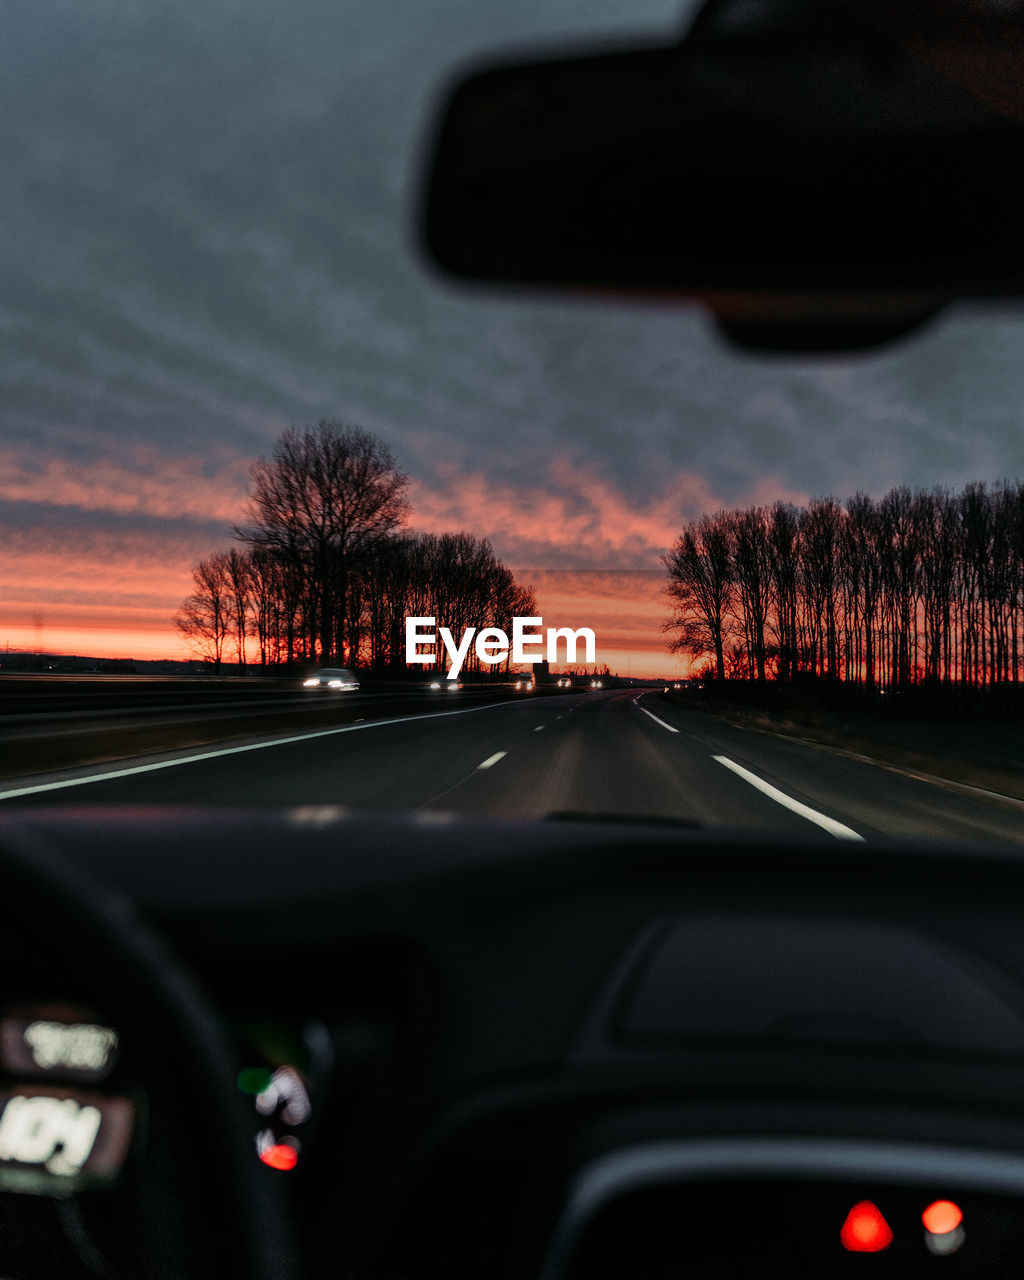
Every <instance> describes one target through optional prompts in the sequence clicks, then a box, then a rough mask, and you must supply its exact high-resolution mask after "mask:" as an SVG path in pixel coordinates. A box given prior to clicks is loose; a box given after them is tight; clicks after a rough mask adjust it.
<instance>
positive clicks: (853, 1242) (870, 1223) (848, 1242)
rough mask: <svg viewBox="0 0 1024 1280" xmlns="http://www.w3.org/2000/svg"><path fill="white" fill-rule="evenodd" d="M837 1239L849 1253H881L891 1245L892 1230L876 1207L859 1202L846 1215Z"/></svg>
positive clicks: (862, 1201)
mask: <svg viewBox="0 0 1024 1280" xmlns="http://www.w3.org/2000/svg"><path fill="white" fill-rule="evenodd" d="M839 1239H840V1240H841V1241H842V1245H843V1248H844V1249H846V1250H848V1251H849V1252H850V1253H881V1252H882V1250H883V1249H888V1247H889V1245H890V1244H892V1229H891V1227H890V1226H889V1224H888V1222H886V1220H885V1218H883V1217H882V1213H881V1211H880V1210H879V1208H878V1206H877V1205H874V1204H872V1203H871V1201H870V1200H861V1201H860V1203H859V1204H855V1205H854V1206H853V1208H852V1209H851V1210H850V1212H849V1213H848V1214H847V1215H846V1221H845V1222H844V1223H843V1228H842V1230H841V1231H840V1232H839Z"/></svg>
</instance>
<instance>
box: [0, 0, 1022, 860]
mask: <svg viewBox="0 0 1024 1280" xmlns="http://www.w3.org/2000/svg"><path fill="white" fill-rule="evenodd" d="M694 9H695V6H693V5H690V6H680V5H679V4H678V3H675V2H672V3H669V2H668V0H645V2H644V3H636V2H633V3H630V4H628V5H623V4H621V3H613V2H612V0H607V2H603V0H602V2H599V0H587V2H586V3H576V2H574V0H564V2H563V3H558V4H550V3H547V2H545V3H540V2H539V0H538V2H531V3H520V4H516V5H504V6H503V5H496V4H495V5H485V4H472V5H466V4H460V3H457V2H456V0H442V2H441V3H434V4H431V5H423V4H419V3H401V4H389V5H387V6H384V7H381V6H371V5H355V4H345V3H334V2H333V0H332V2H331V3H311V4H305V5H302V6H300V7H298V8H297V7H296V6H295V5H294V4H286V3H284V2H283V0H262V2H261V3H260V4H258V5H256V6H248V7H246V8H245V9H244V10H243V9H241V8H240V7H238V6H237V5H234V4H229V3H224V2H223V0H203V2H202V3H199V2H198V0H183V2H182V3H179V4H176V5H175V6H173V7H168V6H164V5H156V4H152V3H133V4H123V3H116V2H115V0H93V2H91V3H89V4H77V3H58V2H57V0H52V2H51V0H44V2H43V3H33V4H15V5H13V6H11V7H9V9H8V11H7V12H6V13H5V36H4V40H3V42H2V47H0V96H2V104H3V119H4V122H5V125H4V132H3V138H2V140H0V166H2V171H3V173H4V175H5V183H4V186H5V196H4V201H3V212H2V219H3V228H4V234H3V236H2V238H0V274H2V277H3V279H4V282H5V286H4V291H3V297H2V299H0V313H2V317H3V334H4V359H3V368H2V372H0V378H2V383H3V392H2V397H0V402H2V420H0V421H2V433H3V434H2V439H0V449H2V456H3V466H2V471H0V493H2V508H0V516H2V522H3V533H2V540H0V564H2V570H0V602H2V608H0V618H2V622H3V630H2V632H0V650H2V651H0V691H2V693H3V709H4V716H3V723H2V725H0V732H2V733H3V735H4V741H5V750H4V753H3V757H4V765H3V769H2V777H0V798H2V801H3V803H4V804H6V805H9V806H18V805H23V804H39V803H45V804H50V803H52V804H69V803H74V804H105V805H109V804H131V805H137V804H145V805H149V804H211V803H212V804H228V805H239V806H242V807H244V808H254V807H264V806H268V805H269V806H275V807H300V808H309V807H312V808H313V809H318V808H322V807H325V806H327V807H331V806H333V807H343V808H346V809H369V810H374V811H387V812H398V813H407V812H426V813H429V814H437V813H455V814H461V813H475V814H487V815H492V816H498V817H507V818H546V817H551V816H557V815H566V814H571V815H582V816H587V817H590V818H609V817H626V818H630V819H655V820H665V819H668V820H672V821H678V822H680V823H685V824H697V825H699V826H701V827H706V826H710V827H715V826H723V825H727V826H734V827H735V826H743V827H754V828H765V829H783V830H792V831H794V832H800V831H808V830H812V829H814V828H817V829H819V830H820V829H824V830H826V831H828V832H830V833H831V834H832V835H834V836H836V837H837V838H840V839H865V838H870V837H871V836H875V835H908V834H921V835H927V836H937V837H968V838H976V839H994V840H1015V839H1018V838H1019V833H1020V830H1021V824H1020V815H1021V806H1022V804H1024V785H1022V783H1021V781H1020V778H1021V768H1020V766H1021V759H1022V752H1021V740H1020V735H1019V732H1018V728H1017V724H1018V718H1019V711H1020V707H1021V693H1020V689H1019V687H1018V686H1019V681H1020V673H1021V667H1022V663H1024V483H1022V481H1021V480H1020V479H1019V477H1020V476H1021V461H1020V456H1019V454H1020V439H1021V436H1020V430H1019V423H1018V417H1019V405H1020V403H1021V400H1022V398H1024V364H1022V362H1021V360H1020V358H1019V350H1020V343H1021V336H1022V331H1021V319H1020V316H1019V314H1018V313H1017V312H1016V311H1015V310H1013V309H1012V308H1011V307H1008V306H1004V307H1002V308H999V309H996V308H991V307H981V306H966V305H964V306H960V307H954V308H950V309H948V310H946V311H945V312H943V313H942V315H941V316H940V317H939V318H938V319H936V320H934V321H933V322H932V323H931V324H930V325H928V326H927V327H926V328H924V329H923V330H921V331H920V332H919V333H918V334H917V335H915V336H914V337H912V338H908V339H905V340H902V341H900V342H898V343H895V344H892V345H889V346H886V347H883V348H880V349H878V350H875V351H869V352H862V353H858V354H856V355H827V356H821V355H819V356H814V357H811V356H802V357H801V356H796V357H794V356H787V357H779V356H769V355H764V354H757V353H752V352H749V351H748V352H743V351H741V350H739V349H738V348H736V347H733V346H731V345H730V344H729V342H728V341H727V340H726V339H725V338H723V337H722V336H721V335H720V333H719V332H718V331H717V330H716V328H715V326H714V324H713V322H712V321H711V320H710V319H709V317H708V315H707V314H706V313H705V312H704V311H703V310H702V309H701V308H699V307H697V306H694V305H685V304H681V303H680V304H677V303H671V304H669V303H653V304H652V303H649V302H641V301H623V300H621V299H616V298H614V297H611V296H598V295H593V296H591V295H584V294H581V293H576V294H559V293H557V292H549V293H542V292H538V293H530V292H527V291H513V290H500V289H489V288H484V287H469V286H459V285H456V284H453V283H451V282H450V281H448V280H445V279H443V278H442V277H441V275H440V274H439V273H438V272H436V271H435V270H434V269H433V268H432V267H431V266H430V264H429V263H427V262H426V261H425V260H424V257H423V255H422V253H421V251H420V249H419V248H418V246H417V236H416V232H415V227H414V211H415V204H416V200H417V191H418V184H419V183H420V182H421V181H422V177H423V173H422V169H423V166H424V164H425V160H426V148H427V145H428V139H429V135H430V130H431V128H432V125H433V120H434V114H435V112H436V111H437V109H438V103H439V95H440V93H441V91H442V88H443V86H444V85H445V84H446V83H447V82H448V81H449V79H450V77H451V76H452V74H453V73H454V71H455V70H456V69H457V68H459V67H463V66H466V65H469V64H472V63H473V62H474V60H479V59H481V58H483V57H485V56H492V55H495V54H501V55H511V54H512V53H514V52H516V51H522V50H529V49H536V48H548V47H555V48H564V49H567V50H568V49H573V48H576V47H587V48H589V47H593V46H596V45H600V44H601V42H602V41H611V42H612V43H613V44H614V43H615V42H616V41H622V40H623V39H625V38H626V37H629V38H636V39H647V40H669V39H672V38H673V37H674V36H675V35H677V34H678V33H681V32H682V31H683V30H684V29H685V25H686V22H687V21H688V19H689V18H690V17H691V16H692V13H693V11H694ZM750 216H751V217H752V218H756V217H757V211H756V207H752V209H751V214H750Z"/></svg>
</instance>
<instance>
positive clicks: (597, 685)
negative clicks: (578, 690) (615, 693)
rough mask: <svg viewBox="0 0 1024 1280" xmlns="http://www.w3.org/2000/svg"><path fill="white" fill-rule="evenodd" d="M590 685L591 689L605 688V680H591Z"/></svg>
mask: <svg viewBox="0 0 1024 1280" xmlns="http://www.w3.org/2000/svg"><path fill="white" fill-rule="evenodd" d="M590 687H591V689H603V688H604V681H603V680H591V682H590Z"/></svg>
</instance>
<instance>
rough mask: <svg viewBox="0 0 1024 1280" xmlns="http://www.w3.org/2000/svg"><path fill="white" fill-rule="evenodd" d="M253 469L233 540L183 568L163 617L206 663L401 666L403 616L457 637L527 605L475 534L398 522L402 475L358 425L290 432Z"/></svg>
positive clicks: (531, 603) (529, 595) (505, 624)
mask: <svg viewBox="0 0 1024 1280" xmlns="http://www.w3.org/2000/svg"><path fill="white" fill-rule="evenodd" d="M251 476H252V488H251V491H250V495H249V500H248V503H247V506H246V511H245V517H244V523H242V524H241V525H239V526H238V527H237V528H236V530H235V534H236V538H237V542H238V545H237V546H234V547H232V548H230V549H229V550H227V551H220V552H217V553H215V554H214V555H211V556H209V557H207V558H206V559H204V560H201V561H200V562H199V563H198V564H196V565H195V566H194V567H193V569H192V580H193V584H194V590H193V592H192V594H191V595H189V596H188V597H187V599H186V600H184V601H183V602H182V605H181V608H180V609H179V611H178V613H177V614H176V615H175V618H174V623H175V626H176V627H177V629H178V631H179V632H180V633H181V634H182V635H183V636H185V638H186V639H187V640H188V642H189V644H190V646H191V647H192V649H193V651H194V652H195V653H196V654H197V655H198V656H200V657H201V658H203V659H204V660H205V661H207V662H210V663H212V664H213V665H214V667H215V669H219V668H220V666H221V664H223V663H225V662H234V663H237V664H238V666H239V667H240V668H242V669H244V668H245V666H246V664H247V663H253V664H255V663H258V664H259V666H260V667H261V668H264V669H266V668H271V667H273V668H280V667H284V666H293V665H309V664H311V663H315V662H322V663H329V662H335V661H336V662H338V663H339V664H341V665H346V666H357V665H358V666H362V667H366V668H370V669H372V670H374V671H377V672H381V673H395V674H404V673H405V670H406V667H405V619H406V617H407V616H413V617H434V618H437V619H438V622H439V625H445V626H448V627H450V628H451V630H452V632H453V634H461V632H462V631H463V630H464V629H465V628H466V627H467V626H471V625H472V626H476V627H482V626H493V627H500V628H502V629H503V630H508V629H509V628H510V627H511V623H512V619H513V618H514V617H516V616H530V615H533V614H535V613H536V611H537V609H536V601H535V599H534V595H533V591H532V589H531V588H530V587H528V586H524V585H523V584H521V583H519V582H518V581H517V580H516V578H515V576H514V574H513V573H512V571H511V570H510V569H509V568H508V567H507V566H506V565H504V564H503V563H502V562H501V561H500V560H499V559H498V558H497V557H496V556H495V554H494V550H493V548H492V547H491V544H490V543H489V542H488V541H487V540H486V539H483V538H476V537H474V536H473V535H472V534H469V533H465V532H462V531H458V530H456V531H452V532H448V533H440V534H435V533H416V532H413V531H412V530H410V529H409V528H408V527H407V521H408V518H409V514H410V504H409V501H408V499H407V497H406V491H407V489H408V483H409V481H408V477H407V476H406V475H405V473H404V472H402V471H401V470H400V469H399V467H398V465H397V463H396V461H395V458H394V456H393V454H392V452H391V450H390V449H389V448H388V446H387V445H386V444H385V443H384V442H383V441H382V440H380V439H379V438H378V437H376V436H373V435H371V434H370V433H369V432H366V431H363V430H362V429H361V428H359V427H353V426H345V425H343V424H340V423H333V422H321V423H320V424H319V425H318V426H317V427H315V428H307V429H304V430H295V429H289V430H287V431H285V432H283V434H282V435H281V436H280V438H279V439H278V441H277V444H276V446H275V448H274V452H273V456H272V457H271V458H269V459H267V458H261V459H260V460H259V461H258V462H256V463H254V464H253V467H252V469H251ZM442 652H443V651H442ZM475 663H476V659H475V657H471V658H470V659H469V660H467V667H468V668H470V669H472V668H473V666H474V664H475ZM424 674H426V669H425V668H423V667H420V668H418V675H420V676H422V675H424Z"/></svg>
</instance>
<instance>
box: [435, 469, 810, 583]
mask: <svg viewBox="0 0 1024 1280" xmlns="http://www.w3.org/2000/svg"><path fill="white" fill-rule="evenodd" d="M438 474H439V482H437V483H435V484H433V485H430V484H427V483H426V482H423V481H417V482H414V484H413V486H412V495H411V496H412V507H413V523H414V524H415V526H416V527H417V528H418V529H423V530H426V531H428V532H443V531H444V530H447V529H469V530H471V531H472V532H473V533H474V534H476V535H477V536H478V537H484V538H489V539H490V540H491V542H492V543H493V544H494V547H495V550H496V551H497V553H498V555H499V556H501V557H502V559H504V560H505V562H506V563H508V564H510V565H511V566H512V567H513V568H517V569H518V568H522V569H530V568H534V567H536V568H544V569H548V568H557V567H559V566H561V565H565V566H580V565H587V566H589V567H593V568H618V567H620V566H625V567H652V568H653V567H657V566H658V565H659V557H660V555H661V553H662V552H664V551H666V550H667V549H668V548H669V547H670V546H671V544H672V542H673V541H674V540H675V537H676V535H677V533H678V532H679V530H680V528H681V526H682V524H683V523H684V521H686V520H689V519H694V518H696V517H699V516H700V515H702V514H704V513H705V512H709V511H717V510H720V509H721V508H722V507H724V506H733V505H740V506H746V505H748V504H751V503H753V504H763V503H770V502H774V501H775V500H776V499H777V498H780V497H781V498H786V499H789V500H790V501H793V502H805V501H806V495H805V494H794V493H792V492H790V491H788V490H787V489H786V488H785V486H784V485H783V484H782V483H781V482H780V481H779V480H777V479H776V478H775V477H765V478H764V479H762V480H761V481H760V482H759V483H758V484H757V485H756V486H755V488H754V490H753V491H752V492H751V493H750V494H748V495H747V496H746V497H745V498H744V499H743V500H742V501H741V502H740V503H725V502H723V500H722V499H721V498H720V497H719V496H718V495H716V494H715V493H714V492H713V490H712V489H711V488H710V487H709V485H708V483H707V481H706V480H705V479H704V477H702V476H699V475H696V474H695V473H692V472H689V473H684V474H682V475H677V476H674V477H673V478H672V479H671V480H670V481H668V482H667V483H666V484H664V485H663V486H662V487H661V488H660V489H659V490H657V491H656V492H651V493H650V494H649V495H648V496H647V497H646V498H645V499H644V500H643V501H641V502H637V501H636V500H634V499H632V498H630V497H628V496H627V495H626V494H624V493H623V492H622V490H621V489H619V488H618V487H617V486H616V485H615V484H614V483H613V482H612V481H610V480H609V479H608V478H607V477H605V476H603V475H601V474H600V473H599V472H598V471H596V470H595V469H593V468H587V467H581V466H577V465H575V464H574V463H572V462H570V461H568V460H567V459H556V460H555V461H554V462H553V463H551V464H550V466H548V467H546V469H545V470H544V472H543V473H542V474H535V473H532V472H531V473H528V475H527V476H526V477H524V479H527V480H528V484H518V483H513V482H509V481H497V480H493V479H491V478H490V477H488V476H487V475H486V474H485V473H484V472H482V471H475V472H468V473H466V472H460V471H459V470H458V468H457V467H456V466H455V465H454V464H443V465H442V466H441V467H439V468H438Z"/></svg>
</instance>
